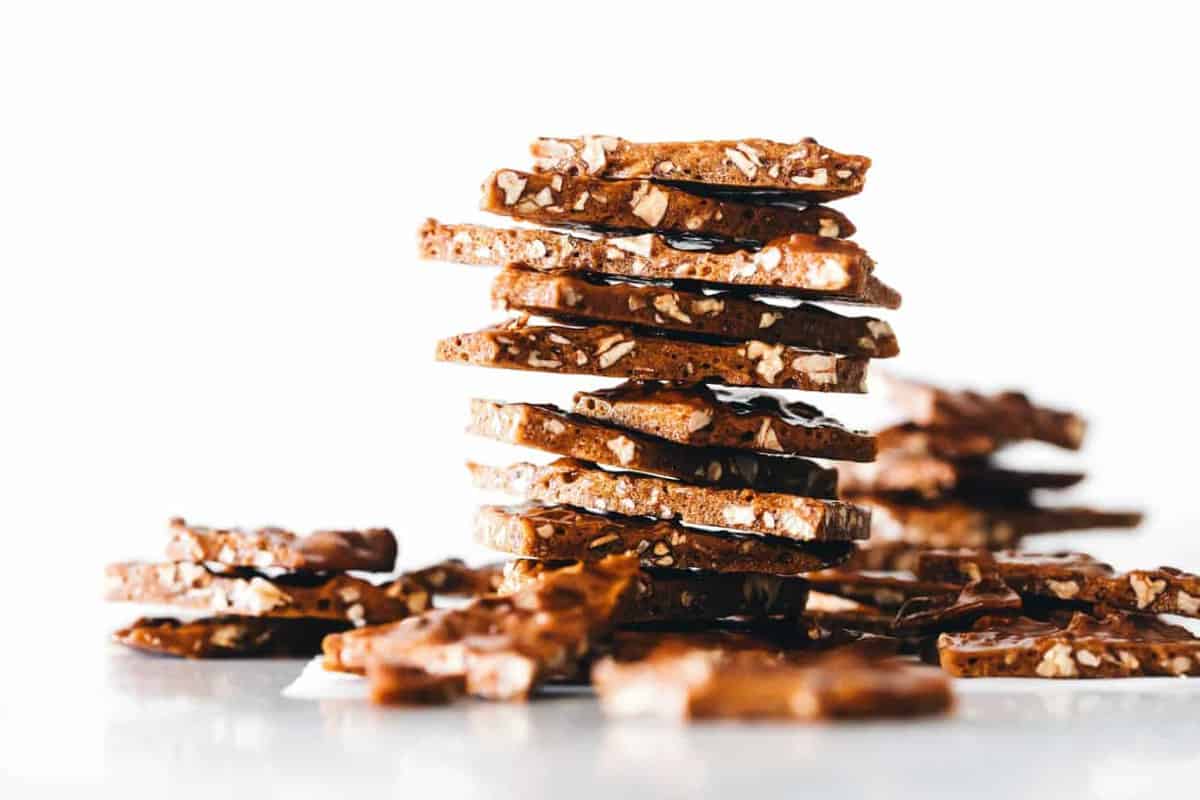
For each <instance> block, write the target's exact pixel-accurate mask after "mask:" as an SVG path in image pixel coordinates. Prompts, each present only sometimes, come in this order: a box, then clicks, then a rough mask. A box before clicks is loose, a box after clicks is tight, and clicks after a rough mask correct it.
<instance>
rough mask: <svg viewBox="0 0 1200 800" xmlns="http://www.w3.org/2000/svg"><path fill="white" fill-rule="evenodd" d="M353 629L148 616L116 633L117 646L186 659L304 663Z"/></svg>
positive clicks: (321, 622)
mask: <svg viewBox="0 0 1200 800" xmlns="http://www.w3.org/2000/svg"><path fill="white" fill-rule="evenodd" d="M349 627H350V623H349V622H341V621H338V620H327V619H306V618H293V619H274V618H270V617H234V616H226V617H208V618H206V619H197V620H191V621H187V622H183V621H180V620H177V619H171V618H169V617H142V618H140V619H138V620H136V621H134V622H133V623H132V624H130V625H128V626H126V627H124V628H122V629H121V630H119V631H117V632H116V633H114V634H113V641H115V642H117V643H119V644H123V645H125V646H126V647H131V648H133V649H135V650H142V651H144V652H147V653H156V654H159V655H167V656H180V657H183V658H269V657H281V658H303V657H307V656H312V655H316V654H317V653H320V652H321V640H322V639H324V638H325V637H326V636H327V635H329V634H331V633H337V632H339V631H344V630H346V629H347V628H349Z"/></svg>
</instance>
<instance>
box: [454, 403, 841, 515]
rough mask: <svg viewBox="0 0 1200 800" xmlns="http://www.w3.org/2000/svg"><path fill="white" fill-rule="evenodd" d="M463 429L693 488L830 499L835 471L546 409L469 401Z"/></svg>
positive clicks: (801, 459)
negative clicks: (684, 441) (648, 433)
mask: <svg viewBox="0 0 1200 800" xmlns="http://www.w3.org/2000/svg"><path fill="white" fill-rule="evenodd" d="M467 430H469V431H470V432H471V433H474V434H477V435H479V436H486V437H487V438H489V439H495V440H496V441H501V442H508V443H509V444H519V445H524V446H526V447H536V448H538V449H539V450H546V451H549V452H551V453H557V454H559V455H565V456H569V457H571V458H579V459H583V460H585V461H595V462H600V463H604V464H611V465H613V466H619V467H625V468H628V469H635V470H643V471H646V472H653V473H656V474H658V475H668V476H671V477H675V478H681V479H683V480H687V481H691V482H694V483H701V484H708V485H712V486H721V487H735V488H752V489H761V490H765V491H785V492H791V493H795V494H800V495H805V496H810V497H827V498H830V497H834V496H836V495H837V473H836V472H834V471H833V470H831V469H827V468H825V467H819V466H817V465H816V464H815V463H814V462H812V461H808V460H806V459H803V458H794V457H788V456H768V455H761V454H757V453H746V452H740V451H736V450H721V449H718V448H706V447H686V446H684V445H679V444H675V443H674V442H668V441H666V440H663V439H656V438H654V437H651V436H646V435H644V434H641V433H639V432H637V431H632V430H626V429H622V428H614V427H611V426H608V425H603V424H600V423H596V422H592V421H591V420H589V419H587V418H585V417H579V416H576V415H572V414H564V413H563V412H561V411H559V410H558V409H556V408H553V407H548V406H537V405H531V404H528V403H496V402H493V401H491V400H472V401H471V422H470V425H469V426H468V428H467ZM612 510H617V511H619V510H620V509H612Z"/></svg>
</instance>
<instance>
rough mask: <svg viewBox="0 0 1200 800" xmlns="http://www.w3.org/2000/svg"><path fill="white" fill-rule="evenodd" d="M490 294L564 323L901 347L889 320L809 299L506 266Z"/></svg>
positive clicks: (864, 351)
mask: <svg viewBox="0 0 1200 800" xmlns="http://www.w3.org/2000/svg"><path fill="white" fill-rule="evenodd" d="M492 300H493V302H494V303H495V305H496V306H497V307H499V308H504V309H510V310H516V311H523V312H526V313H529V314H534V315H539V316H544V317H550V318H552V319H558V320H562V321H565V322H575V323H580V322H584V323H586V322H591V321H600V322H606V323H613V324H618V325H635V326H639V327H642V328H652V329H659V330H671V331H679V332H680V333H685V334H695V335H704V336H714V337H719V338H722V339H734V340H743V341H744V340H751V339H758V340H761V341H764V342H771V343H780V342H781V343H783V344H788V345H793V346H796V347H802V348H804V349H806V350H819V351H824V352H830V353H844V354H846V355H853V356H866V357H868V358H886V357H889V356H894V355H896V354H897V353H899V352H900V348H899V345H898V344H897V342H896V336H895V334H894V333H893V332H892V327H891V326H890V325H888V324H887V323H886V322H884V321H882V320H878V319H872V318H869V317H857V318H856V317H843V316H841V315H840V314H835V313H833V312H832V311H827V310H826V309H824V308H821V307H819V306H814V305H809V304H802V305H799V306H795V307H787V306H779V305H770V304H767V303H762V302H759V301H756V300H750V299H746V298H742V297H738V296H736V295H706V294H704V293H703V292H700V291H685V290H683V289H678V288H672V287H670V286H658V285H652V284H631V283H604V282H599V281H591V280H585V279H583V278H580V277H575V276H571V275H552V274H548V273H544V272H537V271H534V270H528V269H518V268H512V267H510V268H507V269H504V270H501V272H500V273H499V275H497V276H496V280H495V282H494V283H493V284H492Z"/></svg>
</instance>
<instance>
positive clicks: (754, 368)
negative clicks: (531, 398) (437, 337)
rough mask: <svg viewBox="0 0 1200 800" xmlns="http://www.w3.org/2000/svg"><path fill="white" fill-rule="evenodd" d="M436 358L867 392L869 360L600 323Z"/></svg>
mask: <svg viewBox="0 0 1200 800" xmlns="http://www.w3.org/2000/svg"><path fill="white" fill-rule="evenodd" d="M436 357H437V359H438V361H453V362H459V363H466V364H472V365H475V366H480V367H494V368H499V369H519V370H533V371H537V372H556V373H559V374H563V375H603V376H605V377H609V378H637V379H640V380H664V381H678V382H681V383H689V384H694V383H724V384H729V385H732V386H762V387H768V388H774V389H804V390H807V391H813V392H851V393H858V394H861V393H863V392H865V391H866V390H867V387H866V377H867V359H865V358H861V357H858V356H839V355H830V354H827V353H812V352H809V351H807V350H800V349H798V348H795V347H789V346H787V345H783V344H769V343H767V342H763V341H759V340H757V339H756V340H753V341H749V342H741V343H736V344H713V343H709V342H702V341H694V340H691V339H675V338H670V337H667V336H656V335H654V334H648V333H638V332H635V331H634V330H633V329H631V328H615V327H610V326H607V325H595V326H592V327H588V328H567V327H561V326H554V325H546V326H539V325H509V326H497V327H492V328H485V329H484V330H481V331H476V332H474V333H463V334H459V335H458V336H452V337H450V338H448V339H442V340H441V341H440V342H438V345H437V351H436Z"/></svg>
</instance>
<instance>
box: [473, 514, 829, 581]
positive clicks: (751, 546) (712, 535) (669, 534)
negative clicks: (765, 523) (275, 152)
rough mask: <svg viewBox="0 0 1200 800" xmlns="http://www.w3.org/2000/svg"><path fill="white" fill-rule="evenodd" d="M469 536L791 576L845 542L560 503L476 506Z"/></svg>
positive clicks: (538, 549) (506, 545)
mask: <svg viewBox="0 0 1200 800" xmlns="http://www.w3.org/2000/svg"><path fill="white" fill-rule="evenodd" d="M475 541H476V542H478V543H479V544H482V545H484V546H485V547H490V548H492V549H493V550H499V551H500V552H503V553H508V554H509V555H513V556H522V557H525V558H540V559H547V560H575V559H578V560H582V561H593V560H596V559H600V558H603V557H605V556H607V555H611V554H618V553H624V554H635V555H637V556H638V559H639V561H640V563H641V565H642V566H643V567H670V568H672V569H701V570H708V571H710V572H765V573H771V574H774V575H796V574H799V573H801V572H811V571H813V570H817V569H824V568H825V567H829V566H834V565H835V564H837V563H839V562H841V561H843V560H844V559H845V558H846V557H847V556H848V555H849V554H850V550H851V549H852V548H853V545H852V544H850V543H848V542H810V543H806V544H801V543H797V542H793V541H790V540H788V539H780V538H778V537H774V536H770V537H768V536H744V535H740V534H732V533H716V532H713V531H707V530H703V529H701V528H687V527H684V526H682V525H677V524H675V523H673V522H665V521H661V520H653V519H646V518H643V517H620V516H602V515H599V514H589V513H586V512H583V511H575V510H573V509H569V508H561V507H550V508H546V507H542V506H532V505H526V506H511V507H503V506H484V507H483V508H481V509H480V510H479V513H478V514H477V515H476V517H475Z"/></svg>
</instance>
